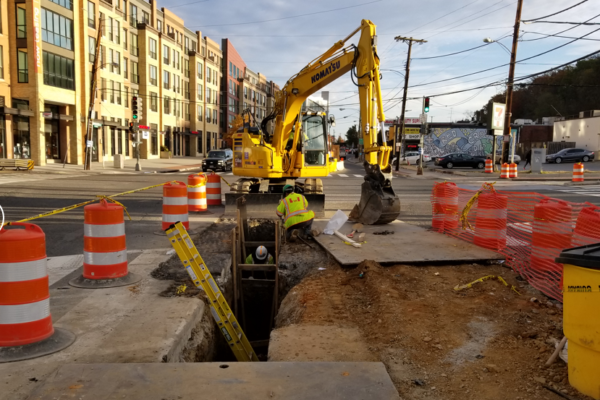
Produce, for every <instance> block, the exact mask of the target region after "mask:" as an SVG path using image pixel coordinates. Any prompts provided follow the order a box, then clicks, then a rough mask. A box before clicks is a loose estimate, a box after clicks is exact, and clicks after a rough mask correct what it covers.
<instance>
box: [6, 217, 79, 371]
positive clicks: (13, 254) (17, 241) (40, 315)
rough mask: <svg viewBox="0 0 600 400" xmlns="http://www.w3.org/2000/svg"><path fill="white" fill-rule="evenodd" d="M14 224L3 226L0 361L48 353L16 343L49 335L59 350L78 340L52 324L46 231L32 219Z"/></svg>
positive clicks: (49, 343) (40, 338) (51, 347)
mask: <svg viewBox="0 0 600 400" xmlns="http://www.w3.org/2000/svg"><path fill="white" fill-rule="evenodd" d="M11 226H12V227H11V228H10V229H7V228H6V227H4V228H2V229H0V362H5V361H17V360H22V359H26V358H32V357H37V356H40V355H43V354H48V352H46V351H45V350H46V349H44V352H43V354H40V353H39V350H36V348H34V347H31V346H29V350H27V348H26V347H23V348H22V349H21V350H19V351H18V352H16V351H15V350H14V347H15V346H27V345H30V344H34V343H38V342H41V341H44V340H46V339H48V343H47V344H46V345H45V346H49V349H50V352H55V351H58V350H61V349H63V348H65V347H67V346H68V345H70V344H71V343H73V340H75V336H74V335H73V334H72V333H70V332H68V331H64V330H61V334H60V335H57V333H58V332H57V331H56V330H55V329H54V327H53V326H52V317H51V315H50V289H49V283H48V272H47V269H46V261H47V258H46V235H45V234H44V231H42V229H41V228H40V227H39V226H37V225H34V224H28V223H20V222H15V223H12V224H11ZM15 228H16V229H15ZM21 228H22V229H21ZM65 335H66V337H65ZM58 336H62V339H60V337H58ZM58 342H60V343H58ZM5 348H8V349H5ZM11 348H12V349H11ZM36 352H37V354H36ZM11 353H12V354H11Z"/></svg>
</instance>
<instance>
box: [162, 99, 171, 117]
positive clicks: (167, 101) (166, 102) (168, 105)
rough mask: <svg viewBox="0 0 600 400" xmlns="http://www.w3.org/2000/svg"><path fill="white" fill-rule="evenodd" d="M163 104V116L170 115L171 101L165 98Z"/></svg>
mask: <svg viewBox="0 0 600 400" xmlns="http://www.w3.org/2000/svg"><path fill="white" fill-rule="evenodd" d="M163 102H164V103H165V111H164V112H165V114H170V113H171V104H170V103H171V100H170V99H169V98H168V97H166V96H165V98H164V100H163Z"/></svg>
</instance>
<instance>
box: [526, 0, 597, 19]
mask: <svg viewBox="0 0 600 400" xmlns="http://www.w3.org/2000/svg"><path fill="white" fill-rule="evenodd" d="M587 1H588V0H583V1H581V2H579V3H577V4H575V5H572V6H571V7H567V8H565V9H564V10H560V11H557V12H555V13H553V14H550V15H546V16H544V17H539V18H533V19H527V20H521V22H523V23H527V22H533V21H538V20H540V19H544V18H550V17H553V16H555V15H558V14H561V13H564V12H565V11H568V10H570V9H572V8H575V7H577V6H579V5H581V4H583V3H585V2H587Z"/></svg>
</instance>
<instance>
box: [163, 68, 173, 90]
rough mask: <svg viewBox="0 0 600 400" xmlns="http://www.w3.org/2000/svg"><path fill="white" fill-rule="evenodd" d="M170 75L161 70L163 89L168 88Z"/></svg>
mask: <svg viewBox="0 0 600 400" xmlns="http://www.w3.org/2000/svg"><path fill="white" fill-rule="evenodd" d="M170 77H171V74H169V73H168V72H167V71H163V87H164V88H165V89H169V87H170V85H169V83H170V82H169V81H170Z"/></svg>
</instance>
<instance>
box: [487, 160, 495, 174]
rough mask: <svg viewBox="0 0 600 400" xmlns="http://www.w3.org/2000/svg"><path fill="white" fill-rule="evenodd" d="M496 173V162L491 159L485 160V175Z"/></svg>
mask: <svg viewBox="0 0 600 400" xmlns="http://www.w3.org/2000/svg"><path fill="white" fill-rule="evenodd" d="M493 172H494V162H493V161H492V160H490V159H489V158H488V159H487V160H485V173H486V174H491V173H493Z"/></svg>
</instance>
